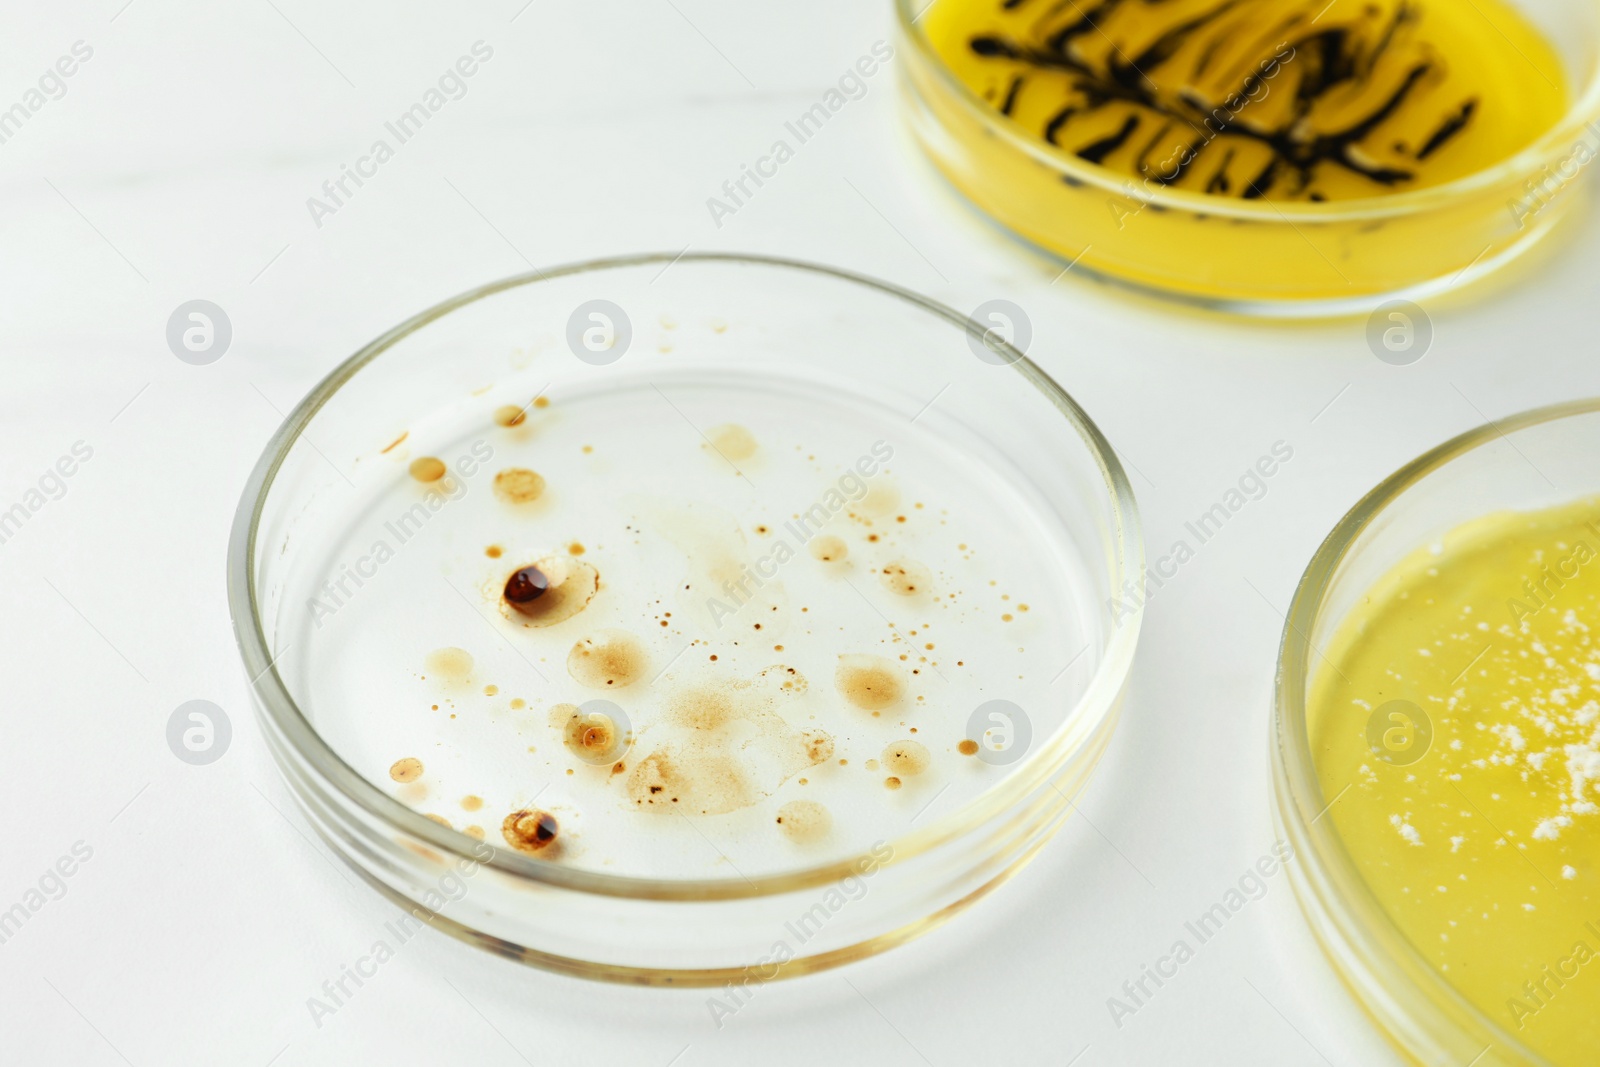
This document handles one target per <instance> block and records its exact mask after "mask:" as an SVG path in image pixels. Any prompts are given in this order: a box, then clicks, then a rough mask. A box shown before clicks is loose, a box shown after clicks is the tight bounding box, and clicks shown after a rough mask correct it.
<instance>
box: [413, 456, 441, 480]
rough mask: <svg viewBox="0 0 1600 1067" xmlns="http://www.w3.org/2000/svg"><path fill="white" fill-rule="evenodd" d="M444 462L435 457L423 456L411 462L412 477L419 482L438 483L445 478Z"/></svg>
mask: <svg viewBox="0 0 1600 1067" xmlns="http://www.w3.org/2000/svg"><path fill="white" fill-rule="evenodd" d="M444 473H445V467H444V460H442V459H438V458H436V457H434V456H423V457H422V458H420V459H414V460H412V461H411V477H413V478H415V479H416V480H417V481H419V482H436V481H438V480H439V479H440V478H443V477H444Z"/></svg>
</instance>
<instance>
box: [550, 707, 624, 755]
mask: <svg viewBox="0 0 1600 1067" xmlns="http://www.w3.org/2000/svg"><path fill="white" fill-rule="evenodd" d="M550 725H551V726H553V727H555V728H556V729H557V730H560V731H561V742H562V744H564V745H566V746H567V751H568V752H571V753H572V754H573V755H574V756H577V757H578V758H579V759H581V760H583V761H584V762H585V763H591V764H601V763H610V762H611V761H612V760H613V759H615V758H616V757H617V756H619V755H621V754H622V752H623V751H624V750H625V749H626V748H627V747H628V741H629V738H626V737H624V736H622V731H621V730H620V729H618V727H617V724H616V723H615V722H613V721H612V719H611V716H609V715H606V714H604V713H603V712H598V711H589V712H585V711H584V710H583V709H582V708H580V707H578V706H577V705H576V704H557V705H556V706H555V707H553V708H551V709H550Z"/></svg>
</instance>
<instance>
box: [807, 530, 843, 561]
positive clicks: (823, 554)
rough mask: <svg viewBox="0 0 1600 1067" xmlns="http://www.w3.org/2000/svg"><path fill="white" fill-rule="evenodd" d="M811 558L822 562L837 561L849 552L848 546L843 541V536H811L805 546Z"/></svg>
mask: <svg viewBox="0 0 1600 1067" xmlns="http://www.w3.org/2000/svg"><path fill="white" fill-rule="evenodd" d="M807 548H808V549H809V550H810V552H811V558H812V559H819V560H821V561H822V562H824V563H839V562H841V561H842V560H843V559H844V558H845V557H846V556H848V555H849V554H850V546H848V545H846V544H845V543H844V538H842V537H833V536H823V537H817V538H813V539H812V541H811V544H810V545H808V546H807Z"/></svg>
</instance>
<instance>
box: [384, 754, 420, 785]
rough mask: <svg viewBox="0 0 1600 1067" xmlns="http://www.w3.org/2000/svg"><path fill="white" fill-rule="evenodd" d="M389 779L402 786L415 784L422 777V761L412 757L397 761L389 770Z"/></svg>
mask: <svg viewBox="0 0 1600 1067" xmlns="http://www.w3.org/2000/svg"><path fill="white" fill-rule="evenodd" d="M389 777H390V778H393V779H394V780H395V781H397V782H400V783H402V784H403V783H406V782H414V781H416V780H417V779H418V778H421V777H422V761H421V760H419V759H415V758H413V757H411V756H407V757H406V758H405V759H397V760H395V761H394V764H393V765H392V766H390V768H389Z"/></svg>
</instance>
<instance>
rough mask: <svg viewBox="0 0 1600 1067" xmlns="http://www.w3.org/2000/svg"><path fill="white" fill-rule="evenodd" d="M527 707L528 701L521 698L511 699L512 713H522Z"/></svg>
mask: <svg viewBox="0 0 1600 1067" xmlns="http://www.w3.org/2000/svg"><path fill="white" fill-rule="evenodd" d="M527 706H528V702H527V701H526V700H523V699H522V698H521V697H512V698H511V710H512V711H521V710H522V709H523V708H525V707H527Z"/></svg>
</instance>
